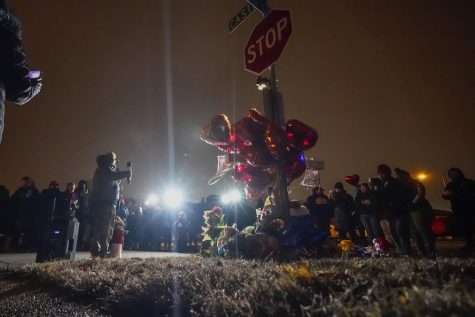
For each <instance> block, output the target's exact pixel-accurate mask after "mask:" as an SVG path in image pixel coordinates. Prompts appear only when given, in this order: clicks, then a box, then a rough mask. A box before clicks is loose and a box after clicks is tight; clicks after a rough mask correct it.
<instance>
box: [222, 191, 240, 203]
mask: <svg viewBox="0 0 475 317" xmlns="http://www.w3.org/2000/svg"><path fill="white" fill-rule="evenodd" d="M239 200H241V193H240V192H239V191H238V190H235V189H234V190H231V191H230V192H227V193H225V194H223V195H222V196H221V201H222V202H223V204H230V203H236V202H238V201H239Z"/></svg>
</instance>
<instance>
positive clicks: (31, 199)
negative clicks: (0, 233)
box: [10, 176, 39, 249]
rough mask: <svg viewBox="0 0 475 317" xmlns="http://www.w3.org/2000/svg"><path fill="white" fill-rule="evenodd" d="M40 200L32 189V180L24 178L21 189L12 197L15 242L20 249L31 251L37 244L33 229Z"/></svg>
mask: <svg viewBox="0 0 475 317" xmlns="http://www.w3.org/2000/svg"><path fill="white" fill-rule="evenodd" d="M38 200H39V193H38V191H37V190H35V189H34V188H32V187H31V179H30V178H29V177H28V176H25V177H23V178H22V180H21V187H20V188H18V189H17V190H16V191H15V193H14V194H13V195H12V196H11V197H10V201H11V206H12V211H13V219H14V228H15V236H16V237H15V241H14V242H15V243H16V244H17V246H18V247H20V249H29V248H31V247H34V246H35V244H36V241H35V239H36V238H37V237H35V236H34V230H33V229H34V228H33V227H34V225H35V219H37V218H38V215H37V214H36V213H38V212H39V210H38V208H37V206H38Z"/></svg>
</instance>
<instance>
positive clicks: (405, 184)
mask: <svg viewBox="0 0 475 317" xmlns="http://www.w3.org/2000/svg"><path fill="white" fill-rule="evenodd" d="M101 160H103V162H102V161H101ZM97 161H98V170H96V173H95V177H94V181H93V182H94V184H95V190H94V191H92V192H91V191H90V190H89V188H88V184H87V182H85V181H84V180H81V181H79V182H78V185H77V186H76V184H75V183H73V182H70V183H68V184H66V187H65V189H64V191H61V190H60V188H59V185H58V183H57V182H55V181H52V182H51V183H50V184H49V187H48V188H47V189H44V190H43V191H41V192H39V191H38V189H37V188H36V186H35V182H34V181H33V180H32V179H31V178H29V177H23V178H22V181H21V186H20V188H18V189H17V190H16V191H15V192H14V193H13V194H12V195H11V196H10V195H9V192H8V190H7V189H6V188H5V187H3V186H0V234H1V237H3V242H2V250H3V251H12V250H16V251H35V250H37V249H38V247H39V245H40V242H41V232H42V230H43V228H45V227H47V225H48V223H49V222H51V221H53V220H57V219H65V220H67V219H71V218H72V217H76V218H77V219H78V221H79V223H80V225H79V235H78V249H79V250H90V251H91V254H92V256H101V257H105V256H107V252H108V251H109V244H110V242H111V239H113V238H112V237H113V234H112V232H113V229H114V223H117V220H119V221H120V222H119V223H120V224H122V226H123V227H124V229H125V230H124V231H125V241H123V244H124V249H126V250H144V251H170V250H174V251H178V252H193V251H195V250H198V249H199V246H200V244H201V243H200V242H201V233H202V227H203V223H204V222H203V213H204V211H205V210H211V209H213V208H214V207H223V209H224V211H225V216H226V217H225V218H224V219H225V222H226V224H227V225H229V226H232V225H234V226H235V227H236V228H237V229H239V230H243V229H244V228H246V227H248V226H255V228H256V229H257V231H259V232H264V233H268V234H270V235H272V236H274V237H276V238H278V239H279V240H280V241H281V243H282V245H283V246H285V247H291V248H299V247H305V246H311V245H310V244H312V243H313V242H315V241H316V240H318V241H321V239H323V238H325V237H328V236H331V233H330V231H331V225H333V226H334V229H335V230H336V231H337V232H338V239H339V240H351V241H352V242H353V243H355V244H358V245H372V244H373V242H374V241H375V240H378V241H381V240H384V241H385V242H387V244H388V245H389V246H392V247H394V248H395V249H397V250H398V252H399V253H400V254H402V255H406V256H409V255H411V254H412V253H411V245H410V240H411V238H412V239H414V241H415V243H416V246H417V250H418V251H419V254H420V255H421V256H425V257H434V256H435V243H434V241H435V237H434V234H433V232H432V229H431V224H432V218H433V216H434V214H433V210H432V207H431V204H430V203H429V201H428V200H427V199H426V197H425V188H424V185H423V184H422V183H421V182H420V181H418V180H416V179H414V178H412V177H411V176H410V174H409V173H408V172H407V171H404V170H401V169H399V168H396V169H394V174H395V177H393V171H392V170H391V168H390V167H389V166H387V165H385V164H381V165H379V166H378V167H377V174H378V175H377V177H374V178H370V179H369V180H368V182H365V183H360V184H357V185H356V184H355V187H356V191H355V195H354V197H353V196H352V195H350V194H349V193H348V192H347V191H346V190H345V186H344V184H343V183H342V182H337V183H336V184H335V186H334V188H333V190H331V191H329V192H328V194H327V193H326V192H325V190H324V189H323V188H322V187H316V188H314V189H313V191H312V194H311V195H310V196H309V197H308V198H307V199H306V201H305V202H303V203H300V202H299V201H296V200H292V201H291V202H290V213H289V215H288V217H286V219H283V220H282V221H280V222H279V221H277V220H278V219H276V217H275V216H273V209H274V207H275V204H274V198H273V193H272V188H270V189H269V190H268V193H267V194H265V195H264V197H263V200H262V203H261V205H260V206H250V205H248V204H246V203H242V204H240V205H239V207H237V206H236V205H234V206H228V207H226V206H225V205H223V204H222V202H221V201H220V199H219V196H217V195H211V196H209V197H208V198H207V199H203V200H202V201H201V202H199V203H191V202H190V203H186V204H185V205H184V206H182V207H181V209H180V210H176V209H173V210H170V209H166V208H165V207H163V206H146V205H141V204H139V203H137V202H136V201H135V200H134V199H125V198H124V197H122V196H120V190H119V187H118V186H119V183H120V181H121V180H124V179H127V178H128V177H130V172H120V173H119V174H116V173H115V172H111V171H115V170H116V167H115V164H116V162H117V160H116V157H115V154H113V153H107V154H106V155H102V156H99V157H98V160H97ZM101 166H102V167H101ZM101 170H102V172H101ZM98 171H99V172H98ZM104 171H106V172H104ZM448 176H449V178H450V179H451V182H450V183H449V184H447V186H446V189H445V191H444V192H443V193H442V197H443V198H445V199H447V200H450V202H451V205H452V209H453V215H454V217H455V219H456V220H457V221H458V224H459V228H460V230H459V232H461V235H462V236H463V238H465V240H466V246H465V248H467V249H471V248H473V247H474V240H473V233H474V232H473V228H474V219H475V216H474V211H475V182H474V181H473V180H471V179H468V178H466V177H465V176H464V174H463V172H462V171H461V170H460V169H457V168H452V169H450V170H449V171H448ZM104 180H108V181H109V182H110V183H108V184H106V186H105V188H110V186H111V185H112V188H115V190H114V191H101V188H104V185H101V181H104ZM116 185H117V187H116ZM256 207H257V208H256ZM236 208H238V210H236ZM117 218H118V219H117ZM276 224H277V225H276ZM312 241H313V242H312Z"/></svg>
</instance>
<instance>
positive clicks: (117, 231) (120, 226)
mask: <svg viewBox="0 0 475 317" xmlns="http://www.w3.org/2000/svg"><path fill="white" fill-rule="evenodd" d="M124 239H125V223H124V221H123V220H122V219H121V218H120V217H119V216H115V221H114V233H113V234H112V241H111V245H110V252H109V257H110V258H119V259H121V258H122V248H123V246H124Z"/></svg>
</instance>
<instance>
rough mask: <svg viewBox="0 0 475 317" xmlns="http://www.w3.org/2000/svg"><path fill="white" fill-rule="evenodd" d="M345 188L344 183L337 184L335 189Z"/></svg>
mask: <svg viewBox="0 0 475 317" xmlns="http://www.w3.org/2000/svg"><path fill="white" fill-rule="evenodd" d="M343 188H344V187H343V183H342V182H337V183H336V184H335V189H343Z"/></svg>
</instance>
